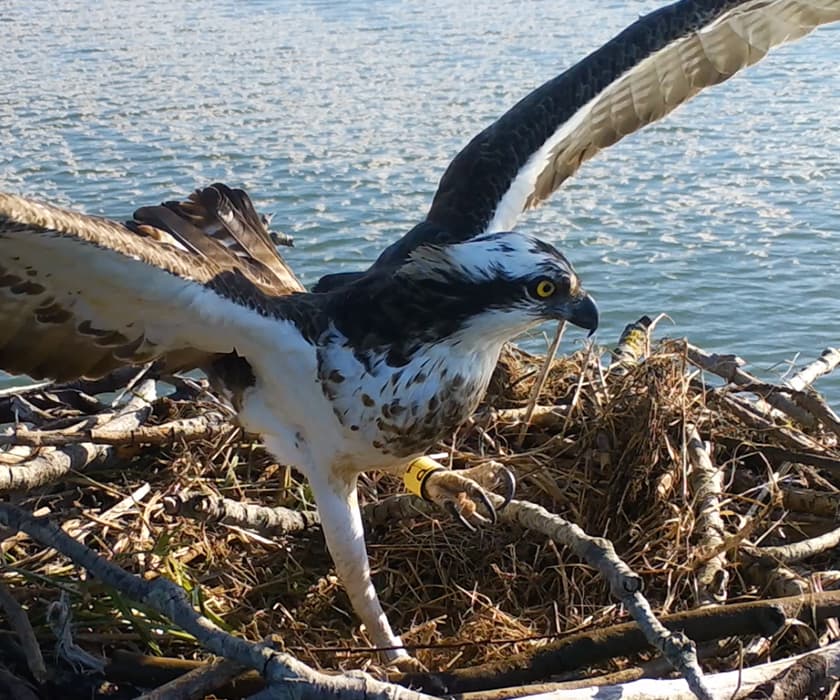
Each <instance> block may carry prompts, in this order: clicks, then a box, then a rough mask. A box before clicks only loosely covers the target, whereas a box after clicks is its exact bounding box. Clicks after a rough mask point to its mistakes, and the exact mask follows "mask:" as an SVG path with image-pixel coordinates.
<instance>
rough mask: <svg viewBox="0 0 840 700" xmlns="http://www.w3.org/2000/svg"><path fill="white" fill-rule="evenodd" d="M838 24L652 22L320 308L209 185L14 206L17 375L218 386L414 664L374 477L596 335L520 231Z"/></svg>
mask: <svg viewBox="0 0 840 700" xmlns="http://www.w3.org/2000/svg"><path fill="white" fill-rule="evenodd" d="M838 19H840V0H796V1H794V0H741V1H737V0H683V1H682V2H678V3H676V4H674V5H671V6H668V7H665V8H663V9H661V10H659V11H657V12H654V13H652V14H650V15H647V16H646V17H643V18H641V19H639V20H638V21H637V22H635V23H634V24H633V25H631V26H630V27H628V28H627V29H626V30H625V31H623V32H622V33H621V34H619V35H618V36H616V37H615V38H614V39H612V40H611V41H610V42H608V43H607V44H606V45H604V46H603V47H602V48H600V49H598V50H597V51H595V52H594V53H592V54H591V55H590V56H588V57H587V58H585V59H583V60H582V61H581V62H579V63H578V64H576V65H575V66H573V67H572V68H570V69H568V70H567V71H565V72H564V73H562V74H561V75H559V76H557V77H556V78H554V79H552V80H550V81H549V82H547V83H545V84H544V85H542V86H541V87H539V88H537V89H536V90H534V91H533V92H532V93H530V94H529V95H527V96H526V97H525V98H524V99H523V100H522V101H520V102H519V103H518V104H517V105H515V106H514V107H513V108H512V109H511V110H510V111H508V112H507V113H506V114H504V115H503V116H502V117H501V118H500V119H498V120H497V121H496V122H495V123H493V124H492V125H490V126H489V127H488V128H487V129H485V130H484V131H482V132H481V133H480V134H478V135H477V136H476V137H475V138H474V139H473V140H472V141H470V142H469V144H467V146H466V147H465V148H464V149H463V150H462V151H461V152H460V153H459V154H458V155H457V156H456V157H455V159H454V160H453V161H452V163H451V164H450V165H449V167H448V169H447V170H446V172H445V173H444V175H443V178H442V179H441V181H440V184H439V186H438V190H437V192H436V194H435V196H434V199H433V202H432V205H431V208H430V209H429V212H428V213H427V215H426V217H425V218H424V219H423V220H422V221H421V222H420V223H418V224H417V226H415V227H414V228H413V229H412V230H411V231H409V232H408V233H407V234H406V235H405V236H403V237H402V238H401V239H400V240H398V241H396V242H395V243H393V244H392V245H391V246H389V247H388V248H387V249H386V250H385V251H384V252H383V253H382V254H381V255H380V256H379V258H378V259H377V260H376V262H375V263H374V264H373V265H372V266H371V267H370V268H369V269H368V270H367V271H365V272H358V273H342V274H337V275H329V276H327V277H325V278H323V279H322V280H321V281H320V282H319V283H318V285H316V288H315V291H314V292H306V291H305V290H304V288H303V286H302V285H301V284H300V282H299V281H298V279H297V278H296V277H295V275H294V273H293V272H292V271H291V269H289V267H288V266H287V265H286V264H285V263H284V261H283V260H282V258H281V257H280V255H279V254H278V253H277V251H276V248H275V247H274V244H273V242H274V241H273V239H272V237H271V234H270V232H269V231H268V229H267V225H266V221H265V219H263V218H262V217H260V216H259V215H258V214H257V213H256V211H255V209H254V207H253V205H252V203H251V201H250V199H249V198H248V196H247V195H246V194H245V193H244V192H242V191H241V190H235V189H230V188H228V187H226V186H224V185H221V184H215V185H211V186H210V187H207V188H204V189H201V190H198V191H196V192H195V193H194V194H193V195H191V196H190V197H189V198H188V199H186V200H185V201H182V202H165V203H163V204H162V205H160V206H152V207H145V208H142V209H139V210H138V211H137V212H135V214H134V218H133V219H132V220H131V221H128V222H127V223H125V224H120V223H116V222H113V221H109V220H106V219H102V218H97V217H91V216H86V215H83V214H78V213H73V212H70V211H66V210H64V209H60V208H57V207H54V206H50V205H48V204H41V203H37V202H34V201H32V200H29V199H26V198H23V197H19V196H15V195H7V194H0V367H2V368H3V369H5V370H7V371H10V372H18V373H26V374H29V375H31V376H33V377H51V378H55V379H71V378H76V377H81V376H97V375H102V374H104V373H106V372H108V371H110V370H111V369H113V368H115V367H117V366H119V365H123V364H131V363H142V362H146V361H149V360H151V359H160V360H162V361H163V362H165V363H166V365H167V366H168V367H169V368H171V369H183V368H193V367H200V368H202V369H204V370H205V371H206V372H207V373H208V375H209V376H210V377H211V379H213V381H214V382H216V383H217V384H219V385H221V386H223V387H224V388H225V389H227V390H228V391H229V392H230V394H231V396H232V400H233V403H234V405H235V406H236V408H237V409H238V412H239V413H238V416H239V421H240V423H241V424H242V426H243V427H244V428H245V429H246V430H249V431H251V432H254V433H258V434H260V435H261V436H262V437H263V439H264V441H265V445H266V447H267V448H268V450H269V451H270V452H271V453H272V454H273V455H274V456H275V457H276V458H277V459H278V460H280V461H281V462H283V463H287V464H292V465H295V466H296V467H298V468H299V469H300V470H301V472H302V473H303V474H304V475H305V476H306V477H307V479H308V480H309V482H310V484H311V487H312V493H313V495H314V497H315V500H316V502H317V505H318V509H319V511H320V514H321V521H322V524H323V529H324V534H325V537H326V541H327V545H328V547H329V549H330V552H331V554H332V557H333V559H334V561H335V565H336V570H337V572H338V574H339V576H340V578H341V579H342V581H343V583H344V586H345V588H346V589H347V592H348V594H349V597H350V600H351V602H352V604H353V607H354V608H355V610H356V612H357V614H358V615H359V617H360V619H361V620H362V622H363V623H364V624H365V626H366V627H367V629H368V632H369V634H370V635H371V638H372V640H373V642H374V643H375V644H376V645H377V646H382V647H390V648H391V649H390V650H389V651H388V652H387V653H386V655H387V657H388V658H389V659H390V660H393V661H397V662H403V661H405V660H406V659H407V654H406V652H405V651H404V649H402V648H401V646H402V645H401V642H400V639H399V637H397V636H396V635H395V634H394V633H393V631H392V630H391V627H390V625H389V623H388V620H387V619H386V617H385V614H384V613H383V611H382V608H381V606H380V603H379V599H378V597H377V594H376V591H375V589H374V587H373V584H372V582H371V577H370V570H369V566H368V560H367V554H366V550H365V544H364V537H363V530H362V523H361V518H360V514H359V506H358V502H357V497H356V480H357V477H358V475H359V474H360V473H361V472H363V471H365V470H368V469H385V470H390V471H393V472H396V473H402V472H406V470H409V472H410V471H411V470H412V469H414V468H415V467H414V466H413V465H416V464H417V458H419V457H421V456H422V455H423V453H424V452H425V450H427V449H428V448H429V447H430V446H432V445H433V444H434V443H435V442H436V441H437V440H439V439H440V438H442V437H445V436H447V435H448V434H450V433H451V431H452V430H454V429H455V428H456V427H457V426H458V425H459V424H460V423H461V422H463V421H464V420H465V419H466V418H467V417H468V416H469V415H470V413H471V412H472V411H473V410H474V409H475V407H476V405H477V404H478V401H479V400H480V398H481V396H482V395H483V393H484V391H485V389H486V387H487V384H488V381H489V379H490V375H491V373H492V371H493V368H494V366H495V364H496V361H497V358H498V355H499V351H500V349H501V347H502V345H503V343H505V342H506V341H507V340H509V339H511V338H513V337H514V336H516V335H517V334H519V333H521V332H522V331H524V330H526V329H528V328H530V327H532V326H534V325H536V324H538V323H540V322H543V321H545V320H550V319H561V320H567V321H570V322H571V323H573V324H576V325H578V326H580V327H582V328H584V329H588V330H590V331H591V330H594V329H595V328H596V327H597V323H598V313H597V308H596V306H595V304H594V302H593V300H592V298H591V297H590V296H589V295H587V294H586V293H585V292H584V291H583V289H582V287H581V284H580V280H579V279H578V277H577V275H576V274H575V272H574V270H573V268H572V266H571V264H570V263H569V261H568V260H567V259H566V258H565V257H564V256H563V255H562V254H561V253H560V252H559V251H557V250H556V249H555V248H554V247H552V246H551V245H548V244H547V243H544V242H542V241H540V240H539V239H537V238H534V237H532V236H529V235H525V234H522V233H516V232H511V231H510V229H511V228H512V227H513V226H514V224H515V222H516V220H517V217H518V216H519V214H520V213H522V212H523V211H524V210H525V209H527V208H529V207H532V206H535V205H536V204H538V203H539V202H540V201H542V200H543V199H545V198H546V197H547V196H548V195H549V194H551V192H553V191H554V190H555V189H556V188H557V187H559V186H560V184H561V183H562V182H563V181H564V180H565V179H566V178H568V177H569V176H571V175H572V174H573V173H574V172H575V171H576V170H577V168H578V167H580V165H581V164H582V163H583V162H584V161H585V160H587V159H589V158H591V157H592V156H593V155H594V154H595V153H597V151H598V150H599V149H601V148H604V147H607V146H609V145H611V144H613V143H615V142H616V141H618V140H619V139H620V138H622V137H623V136H624V135H626V134H629V133H632V132H634V131H636V130H638V129H640V128H642V127H643V126H645V125H646V124H649V123H651V122H653V121H656V120H657V119H659V118H661V117H662V116H664V115H665V114H667V113H668V112H669V111H671V110H672V109H674V108H675V107H677V106H679V105H680V104H682V103H684V102H685V101H686V100H688V99H690V98H691V97H692V96H693V95H695V94H696V93H697V92H699V91H700V90H701V89H703V88H705V87H707V86H710V85H713V84H716V83H719V82H721V81H723V80H725V79H727V78H729V77H730V76H732V75H734V74H735V73H736V72H737V71H739V70H740V69H742V68H744V67H745V66H748V65H750V64H752V63H754V62H756V61H758V60H759V59H760V58H762V57H763V56H764V55H765V54H766V53H767V51H768V50H769V49H770V48H771V47H773V46H774V45H776V44H779V43H782V42H784V41H788V40H791V39H795V38H798V37H801V36H803V35H805V34H807V33H808V32H809V31H811V30H812V29H813V28H814V27H816V26H818V25H820V24H823V23H826V22H831V21H835V20H838ZM421 464H422V463H421ZM422 468H423V469H425V466H423V467H422ZM415 476H417V475H416V474H415ZM492 476H494V475H493V474H489V473H483V472H481V471H477V472H475V471H474V472H471V473H470V474H468V475H464V474H459V473H456V472H451V471H445V470H438V471H434V472H433V473H431V475H428V477H427V476H426V475H425V473H424V475H423V476H422V477H419V476H417V478H418V479H420V480H422V482H423V489H422V490H423V493H424V495H426V496H427V497H428V498H430V499H431V500H434V501H436V502H437V503H439V504H444V505H445V504H449V505H450V507H454V505H453V504H455V503H456V502H460V501H459V498H461V495H462V494H466V495H467V497H469V498H471V499H473V500H474V501H476V500H477V501H478V502H479V503H480V504H483V506H484V508H485V509H486V511H487V515H488V516H489V518H490V519H492V518H493V517H494V512H493V509H492V506H491V504H490V501H489V499H488V498H487V495H486V493H485V491H484V486H487V485H488V484H489V483H491V482H492V478H491V477H492ZM471 477H475V480H474V479H473V478H471ZM482 484H483V485H484V486H483V485H482ZM469 517H470V519H471V520H472V521H473V522H483V521H484V520H486V518H481V517H480V516H478V514H470V515H469Z"/></svg>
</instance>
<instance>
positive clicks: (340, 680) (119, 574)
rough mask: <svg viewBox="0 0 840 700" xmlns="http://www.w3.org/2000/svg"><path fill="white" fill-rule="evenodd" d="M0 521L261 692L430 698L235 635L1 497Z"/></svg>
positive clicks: (178, 596) (168, 586) (183, 597)
mask: <svg viewBox="0 0 840 700" xmlns="http://www.w3.org/2000/svg"><path fill="white" fill-rule="evenodd" d="M0 525H4V526H6V527H8V528H10V529H12V530H14V531H23V532H25V533H26V534H28V535H29V536H30V537H31V538H33V539H35V540H37V541H38V542H40V543H41V544H43V545H46V546H48V547H52V548H53V549H56V550H57V551H59V552H61V553H62V554H64V555H65V556H66V557H68V558H69V559H70V560H71V561H73V563H75V564H76V565H78V566H81V567H83V568H85V569H86V570H87V571H89V572H90V573H91V574H93V575H94V576H96V577H97V578H99V579H100V580H102V581H103V582H104V583H105V584H106V585H109V586H111V587H113V588H116V589H117V590H119V591H120V592H121V593H123V594H124V595H125V596H127V597H128V598H130V599H132V600H134V601H137V602H139V603H142V604H144V605H147V606H148V607H150V608H152V609H153V610H156V611H157V612H159V613H161V614H162V615H164V616H165V617H167V618H169V619H170V620H171V621H172V622H173V623H174V624H176V625H178V626H179V627H180V628H181V629H183V630H184V631H186V632H187V633H189V634H191V635H192V636H193V637H195V638H196V639H197V640H198V641H199V642H200V643H201V644H203V645H204V646H205V647H206V648H207V649H208V650H209V651H211V652H212V653H214V654H216V655H217V656H222V657H224V658H227V659H231V660H232V661H235V662H237V663H240V664H242V665H243V666H246V667H248V668H255V669H257V670H259V671H260V672H261V673H263V675H264V676H265V678H266V680H267V681H268V684H269V690H270V692H271V695H265V694H263V695H262V696H263V697H275V696H276V695H275V694H282V695H284V696H286V697H291V696H294V697H297V698H300V699H301V700H308V698H329V697H341V698H342V699H343V700H345V699H346V700H363V699H364V700H380V699H381V700H430V696H427V695H421V694H420V693H417V692H414V691H410V690H406V689H404V688H400V687H398V686H393V685H390V684H387V683H382V682H380V681H376V680H374V679H372V678H369V677H367V676H364V677H359V676H353V677H350V676H327V675H325V674H322V673H319V672H317V671H314V670H313V669H311V668H309V667H308V666H306V665H305V664H303V663H302V662H300V661H298V660H297V659H295V658H294V657H292V656H290V655H289V654H285V653H282V652H277V651H273V650H272V649H270V648H268V647H267V646H266V645H265V644H255V643H252V642H248V641H246V640H244V639H239V638H237V637H234V636H233V635H230V634H228V633H227V632H225V631H223V630H221V629H219V628H218V627H216V626H215V625H214V624H213V623H212V622H211V621H210V620H209V619H207V618H206V617H204V616H203V615H200V614H198V613H197V612H196V611H195V610H194V609H193V607H192V605H191V604H190V600H189V597H188V595H187V594H186V592H185V591H184V590H183V589H182V588H180V587H179V586H177V585H175V584H174V583H172V582H171V581H169V580H167V579H165V578H163V577H160V578H157V579H155V580H153V581H144V580H143V579H141V578H140V577H139V576H134V575H132V574H129V573H128V572H126V571H124V570H123V569H121V568H120V567H118V566H116V565H115V564H113V563H111V562H109V561H107V560H106V559H104V558H103V557H101V556H100V555H98V554H96V552H94V551H93V550H92V549H89V548H88V547H85V546H84V545H83V544H80V543H79V542H77V541H76V540H74V539H72V538H71V537H68V536H67V534H66V533H64V532H63V531H62V530H61V528H59V527H58V526H57V525H55V524H54V523H52V522H50V521H49V520H47V519H45V518H36V517H33V516H32V515H31V514H29V513H27V512H26V511H24V510H23V509H21V508H18V507H16V506H13V505H11V504H9V503H0Z"/></svg>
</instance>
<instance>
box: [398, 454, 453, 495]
mask: <svg viewBox="0 0 840 700" xmlns="http://www.w3.org/2000/svg"><path fill="white" fill-rule="evenodd" d="M441 469H446V467H444V466H443V465H441V464H439V463H438V462H436V461H435V460H433V459H432V458H431V457H418V458H417V459H415V460H414V461H413V462H412V463H411V464H409V465H408V469H406V470H405V474H403V482H405V487H406V488H407V489H408V490H409V491H410V492H411V493H413V494H414V495H415V496H420V498H426V494H425V492H424V490H423V484H425V483H426V479H428V478H429V476H430V475H431V474H432V473H433V472H436V471H440V470H441ZM427 500H428V499H427Z"/></svg>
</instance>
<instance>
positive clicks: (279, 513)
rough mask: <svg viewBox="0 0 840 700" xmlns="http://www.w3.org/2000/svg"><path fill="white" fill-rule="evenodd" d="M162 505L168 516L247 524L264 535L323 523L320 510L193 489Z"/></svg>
mask: <svg viewBox="0 0 840 700" xmlns="http://www.w3.org/2000/svg"><path fill="white" fill-rule="evenodd" d="M163 507H164V510H165V511H166V513H167V514H168V515H173V516H183V517H187V518H193V519H195V520H202V521H205V522H218V523H221V524H223V525H235V526H237V527H244V528H248V529H251V530H256V531H257V532H259V533H260V534H261V535H263V536H265V537H277V536H279V535H287V534H290V533H293V532H300V531H301V530H306V529H309V528H311V527H312V526H313V525H320V524H321V519H320V517H319V516H318V512H317V511H297V510H292V509H290V508H282V507H274V508H269V507H266V506H260V505H256V504H249V503H240V502H238V501H234V500H232V499H230V498H222V497H221V496H212V495H210V494H204V493H195V492H190V491H183V492H181V493H177V494H174V495H170V496H164V498H163Z"/></svg>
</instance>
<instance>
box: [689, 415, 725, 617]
mask: <svg viewBox="0 0 840 700" xmlns="http://www.w3.org/2000/svg"><path fill="white" fill-rule="evenodd" d="M686 432H687V433H688V441H687V443H686V450H687V452H688V459H689V462H690V464H691V476H690V484H691V487H692V489H693V490H694V499H695V506H694V507H695V512H696V513H697V517H696V531H697V532H698V533H699V538H698V539H699V541H698V545H699V546H700V548H701V549H702V550H704V551H706V552H713V551H718V554H715V555H714V556H712V557H711V558H710V559H708V560H707V561H706V562H704V563H703V564H702V565H701V566H700V567H699V569H698V570H697V585H698V598H699V601H698V602H699V603H700V604H701V605H708V604H710V603H714V602H718V603H720V602H723V601H724V600H726V584H727V582H728V580H729V574H728V572H727V571H726V563H727V562H726V553H725V552H724V551H722V549H721V547H722V545H723V544H724V541H725V534H726V528H725V526H724V524H723V518H721V516H720V496H721V493H723V471H722V470H721V469H718V468H716V467H715V466H714V465H713V464H712V460H711V458H710V457H709V451H708V448H707V447H706V445H705V443H704V442H703V441H702V440H701V439H700V435H699V434H698V433H697V428H696V427H695V426H694V425H689V426H687V431H686Z"/></svg>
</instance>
